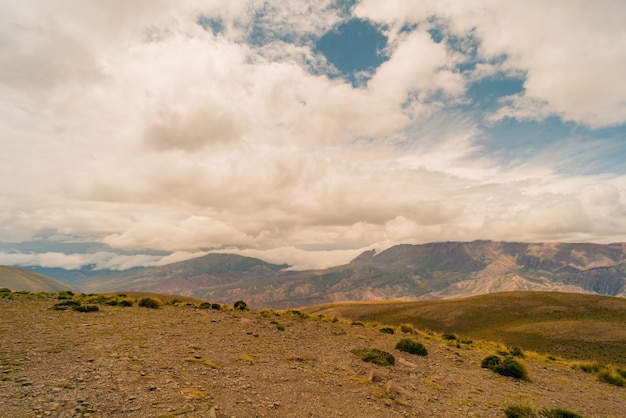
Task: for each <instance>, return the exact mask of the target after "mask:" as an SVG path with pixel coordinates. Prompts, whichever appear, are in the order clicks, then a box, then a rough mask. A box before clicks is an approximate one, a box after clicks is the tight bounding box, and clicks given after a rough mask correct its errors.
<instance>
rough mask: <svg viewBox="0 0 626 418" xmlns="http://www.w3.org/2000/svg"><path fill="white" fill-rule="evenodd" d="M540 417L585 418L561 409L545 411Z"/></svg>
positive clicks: (541, 412) (542, 411)
mask: <svg viewBox="0 0 626 418" xmlns="http://www.w3.org/2000/svg"><path fill="white" fill-rule="evenodd" d="M539 416H540V417H541V418H583V416H582V415H579V414H577V413H575V412H572V411H568V410H566V409H561V408H555V409H543V410H541V411H539Z"/></svg>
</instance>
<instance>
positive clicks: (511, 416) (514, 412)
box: [504, 405, 537, 418]
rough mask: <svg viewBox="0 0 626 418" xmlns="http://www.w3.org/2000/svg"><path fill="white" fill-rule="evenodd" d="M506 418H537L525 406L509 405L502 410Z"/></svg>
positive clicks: (528, 407)
mask: <svg viewBox="0 0 626 418" xmlns="http://www.w3.org/2000/svg"><path fill="white" fill-rule="evenodd" d="M504 414H505V415H506V418H537V414H536V413H535V411H534V410H533V408H531V407H530V406H527V405H510V406H508V407H507V408H506V409H505V410H504Z"/></svg>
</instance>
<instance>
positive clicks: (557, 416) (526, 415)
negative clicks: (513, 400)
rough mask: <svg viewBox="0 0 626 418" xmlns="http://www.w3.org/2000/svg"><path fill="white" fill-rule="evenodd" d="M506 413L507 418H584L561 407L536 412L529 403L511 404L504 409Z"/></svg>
mask: <svg viewBox="0 0 626 418" xmlns="http://www.w3.org/2000/svg"><path fill="white" fill-rule="evenodd" d="M504 414H505V415H506V417H507V418H583V417H582V415H579V414H577V413H575V412H572V411H568V410H566V409H561V408H554V409H542V410H541V411H539V412H535V410H534V409H533V408H531V407H530V406H527V405H510V406H508V407H507V408H506V409H505V410H504Z"/></svg>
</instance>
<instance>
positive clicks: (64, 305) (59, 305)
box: [52, 300, 80, 311]
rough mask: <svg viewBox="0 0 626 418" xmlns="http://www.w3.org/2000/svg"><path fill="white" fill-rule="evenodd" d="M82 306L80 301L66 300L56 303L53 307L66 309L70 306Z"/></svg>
mask: <svg viewBox="0 0 626 418" xmlns="http://www.w3.org/2000/svg"><path fill="white" fill-rule="evenodd" d="M78 306H80V302H76V301H75V300H64V301H63V302H59V303H55V304H54V306H53V307H52V309H54V310H55V311H64V310H66V309H68V308H76V307H78Z"/></svg>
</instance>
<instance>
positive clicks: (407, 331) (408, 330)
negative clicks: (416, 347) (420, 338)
mask: <svg viewBox="0 0 626 418" xmlns="http://www.w3.org/2000/svg"><path fill="white" fill-rule="evenodd" d="M400 331H402V332H404V333H405V334H413V333H414V332H415V328H413V327H412V326H411V325H400Z"/></svg>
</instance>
